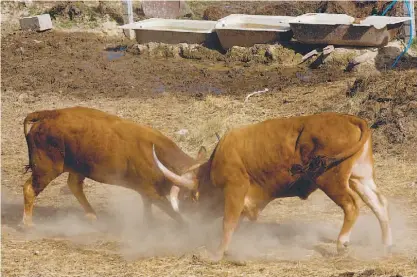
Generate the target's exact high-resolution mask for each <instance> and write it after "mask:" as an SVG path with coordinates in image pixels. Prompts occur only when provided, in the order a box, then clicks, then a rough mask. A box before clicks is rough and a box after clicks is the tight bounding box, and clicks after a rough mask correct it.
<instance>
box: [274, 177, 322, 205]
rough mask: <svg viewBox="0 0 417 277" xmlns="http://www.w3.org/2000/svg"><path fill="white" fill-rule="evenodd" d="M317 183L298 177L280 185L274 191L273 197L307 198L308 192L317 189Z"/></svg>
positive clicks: (310, 192)
mask: <svg viewBox="0 0 417 277" xmlns="http://www.w3.org/2000/svg"><path fill="white" fill-rule="evenodd" d="M317 188H318V187H317V185H316V184H315V183H314V182H313V181H311V180H308V179H303V178H301V179H299V180H297V181H295V182H294V183H291V184H288V185H287V186H284V187H280V188H279V189H277V190H276V191H275V195H274V197H275V198H286V197H299V198H301V199H304V200H305V199H307V198H308V196H309V195H310V194H312V193H313V192H314V191H315V190H317Z"/></svg>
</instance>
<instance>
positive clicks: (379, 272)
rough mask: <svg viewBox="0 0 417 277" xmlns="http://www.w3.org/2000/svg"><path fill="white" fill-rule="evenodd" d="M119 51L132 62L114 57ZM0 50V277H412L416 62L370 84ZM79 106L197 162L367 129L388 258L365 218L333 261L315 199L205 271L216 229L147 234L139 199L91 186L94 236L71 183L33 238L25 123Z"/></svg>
mask: <svg viewBox="0 0 417 277" xmlns="http://www.w3.org/2000/svg"><path fill="white" fill-rule="evenodd" d="M120 45H122V46H127V51H121V52H112V51H106V49H110V48H115V47H117V46H120ZM1 47H2V48H1V50H2V51H1V61H2V72H1V92H2V114H1V116H2V118H1V124H2V133H1V136H2V150H1V155H2V176H1V177H2V186H1V189H2V199H1V202H2V204H1V210H2V217H1V231H2V238H1V239H2V240H1V242H2V249H1V251H2V252H1V253H2V276H329V277H330V276H417V254H416V253H417V241H416V239H415V238H416V236H417V212H416V211H417V185H416V182H417V158H416V156H415V145H416V143H417V141H416V137H417V131H416V130H417V122H416V118H417V82H416V80H417V70H416V69H415V68H412V67H411V66H410V63H407V62H404V63H403V64H402V65H400V66H399V68H398V69H396V70H394V71H389V72H385V70H382V69H380V70H378V71H377V72H375V74H373V75H369V76H368V75H366V77H365V75H364V74H362V73H358V72H344V67H343V66H341V65H339V64H335V65H331V66H325V67H322V68H319V69H314V70H311V69H309V68H308V66H307V65H294V64H288V65H285V66H284V65H282V63H280V62H279V61H276V62H271V63H267V64H265V63H259V62H256V61H254V62H242V61H233V60H227V59H225V60H220V61H217V60H210V59H190V58H183V57H179V58H174V57H168V58H158V57H146V56H144V55H138V54H137V53H136V52H135V51H130V50H131V49H132V47H133V43H132V42H128V41H125V40H123V39H121V38H105V37H103V36H98V35H95V34H91V33H90V34H86V33H60V32H57V31H52V32H44V33H31V32H20V31H16V32H14V33H11V34H9V35H7V36H3V37H2V45H1ZM293 54H294V55H297V53H295V52H294V53H293ZM264 88H268V89H269V91H268V92H266V93H263V94H259V95H255V96H252V97H251V98H249V100H248V101H247V102H244V100H245V96H246V95H247V94H248V93H251V92H254V91H258V90H262V89H264ZM74 105H83V106H88V107H95V108H99V109H101V110H104V111H107V112H111V113H113V114H117V115H119V116H122V117H125V118H130V119H133V120H134V121H136V122H138V123H141V124H146V125H150V126H152V127H154V128H157V129H159V130H161V131H162V132H163V133H164V134H166V135H167V136H169V137H171V138H173V139H174V140H175V141H176V142H177V143H178V144H179V145H180V146H181V148H182V149H184V150H185V151H186V152H188V153H190V154H192V155H195V154H196V152H197V150H198V148H199V147H200V145H204V146H206V147H207V148H208V149H209V150H211V149H212V148H213V147H214V144H215V142H216V136H215V132H218V133H219V134H220V135H222V134H224V132H225V131H226V130H228V129H230V128H233V127H236V126H240V125H244V124H248V123H252V122H258V121H261V120H264V119H267V118H271V117H277V116H292V115H301V114H311V113H315V112H320V111H338V112H349V113H352V114H357V115H360V116H363V117H364V118H366V119H368V121H369V124H370V125H371V126H372V127H373V137H374V149H375V160H376V165H375V166H376V179H377V184H378V186H379V187H380V189H381V191H382V192H383V193H384V194H385V195H386V196H387V197H388V199H389V200H390V203H391V207H390V210H391V216H392V226H393V233H394V242H395V248H394V250H393V255H392V256H390V257H383V256H382V255H381V254H382V252H381V249H380V246H381V245H380V230H379V227H378V224H377V220H376V219H375V217H374V216H373V214H372V213H371V212H370V211H369V209H368V208H366V207H363V209H362V211H361V214H362V216H361V217H360V219H359V220H358V223H357V225H356V226H355V229H354V232H353V234H352V245H351V247H350V251H349V253H348V254H347V255H346V256H342V257H341V256H337V255H336V251H335V241H334V240H335V239H336V237H337V233H338V231H339V228H340V226H341V223H342V216H343V214H342V211H341V210H340V209H339V208H338V207H337V206H336V205H335V204H334V203H332V202H331V201H330V200H329V199H328V198H327V197H326V196H324V195H323V194H322V193H320V192H317V193H314V194H313V195H312V196H311V197H310V198H309V199H308V200H306V201H302V200H299V199H278V200H276V201H273V202H272V203H271V204H270V205H268V206H267V208H266V209H265V210H264V211H263V212H262V214H261V217H260V219H259V222H258V223H256V224H255V225H249V224H244V225H243V226H242V228H241V229H239V231H238V232H237V233H236V236H235V237H234V240H233V243H232V246H231V249H230V257H229V258H228V259H226V260H224V261H222V262H220V263H218V264H211V263H209V262H208V261H207V259H206V258H207V249H210V247H213V246H215V245H216V244H217V242H218V235H219V231H220V226H221V222H220V220H219V221H216V222H207V226H194V225H193V224H192V223H191V233H184V232H183V231H181V230H178V229H176V228H175V227H174V224H173V222H172V221H171V220H170V219H168V218H167V217H166V216H165V215H164V214H162V213H160V212H159V211H157V210H156V209H154V210H155V213H156V215H157V217H158V219H159V224H158V225H157V226H156V227H154V228H152V229H150V228H148V227H147V226H145V225H144V224H143V223H142V220H141V219H142V214H141V210H142V206H141V198H140V196H139V195H137V194H135V193H133V192H131V191H129V190H126V189H122V188H118V187H116V186H109V185H104V184H99V183H96V182H93V181H91V180H87V181H86V185H85V191H86V195H87V197H88V198H89V200H90V202H91V203H92V205H93V207H94V208H95V209H96V211H97V212H98V217H99V221H98V222H97V224H95V225H90V224H89V223H88V222H87V221H85V220H84V218H83V212H82V209H81V207H80V205H79V204H78V203H77V201H76V199H75V198H74V197H73V196H72V195H70V194H68V191H67V190H66V189H65V188H66V184H65V182H66V177H67V176H60V177H59V178H57V179H56V180H54V181H53V182H52V183H51V184H50V185H49V186H48V187H47V188H46V189H45V191H44V192H42V194H41V195H40V196H39V197H38V199H37V202H36V206H35V211H34V220H35V223H36V224H37V226H36V229H34V230H32V231H30V232H25V231H23V230H22V229H20V228H19V222H20V220H21V216H22V186H23V183H24V181H25V180H26V178H28V177H29V176H28V175H24V174H23V169H24V165H25V164H26V163H27V148H26V143H25V140H24V137H23V128H22V121H23V118H24V117H25V116H26V114H27V113H29V112H32V111H35V110H40V109H52V108H60V107H68V106H74ZM181 129H186V130H188V133H187V134H185V135H180V134H178V133H177V132H178V131H179V130H181ZM236 261H239V262H236ZM241 261H245V263H244V264H243V263H241Z"/></svg>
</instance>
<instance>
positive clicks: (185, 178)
mask: <svg viewBox="0 0 417 277" xmlns="http://www.w3.org/2000/svg"><path fill="white" fill-rule="evenodd" d="M152 153H153V159H154V161H155V163H156V165H157V166H158V168H159V170H161V171H162V173H163V174H164V176H165V178H167V179H168V180H170V181H171V182H173V183H174V184H175V186H172V187H171V191H170V193H169V201H170V202H171V206H172V208H173V209H174V210H175V211H176V212H178V211H179V208H178V194H179V190H180V187H183V188H187V189H189V190H191V191H192V198H193V200H194V201H197V200H198V196H199V194H198V191H196V188H197V182H196V180H195V179H194V174H193V173H192V171H193V170H195V169H197V168H198V167H199V166H200V164H199V163H197V164H195V165H193V166H191V167H190V168H189V169H188V170H187V172H186V173H185V174H183V175H178V174H176V173H174V172H172V171H171V170H169V169H168V168H167V167H166V166H165V165H164V164H162V162H161V161H160V160H159V159H158V156H157V155H156V152H155V145H152ZM205 154H206V149H205V148H204V147H202V148H200V151H199V153H198V157H197V160H201V159H202V158H203V155H205Z"/></svg>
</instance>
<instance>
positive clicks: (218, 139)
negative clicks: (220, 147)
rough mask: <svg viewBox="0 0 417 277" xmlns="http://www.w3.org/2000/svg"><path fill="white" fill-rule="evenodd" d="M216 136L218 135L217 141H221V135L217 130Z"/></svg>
mask: <svg viewBox="0 0 417 277" xmlns="http://www.w3.org/2000/svg"><path fill="white" fill-rule="evenodd" d="M216 137H217V141H218V142H219V141H220V136H219V134H218V133H217V132H216Z"/></svg>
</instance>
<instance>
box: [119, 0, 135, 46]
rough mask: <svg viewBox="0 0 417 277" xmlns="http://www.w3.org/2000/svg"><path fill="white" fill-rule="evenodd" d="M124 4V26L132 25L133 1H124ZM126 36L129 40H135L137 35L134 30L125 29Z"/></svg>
mask: <svg viewBox="0 0 417 277" xmlns="http://www.w3.org/2000/svg"><path fill="white" fill-rule="evenodd" d="M122 4H123V10H124V12H123V21H124V24H130V23H133V7H132V0H122ZM123 32H124V34H125V36H127V37H128V38H129V39H134V38H135V33H134V31H133V30H130V29H124V30H123Z"/></svg>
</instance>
